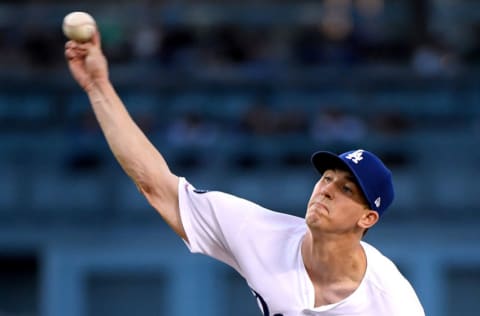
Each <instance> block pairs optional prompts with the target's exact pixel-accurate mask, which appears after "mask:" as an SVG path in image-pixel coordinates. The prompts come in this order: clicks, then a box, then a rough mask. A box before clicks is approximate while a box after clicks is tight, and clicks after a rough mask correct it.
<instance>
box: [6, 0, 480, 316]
mask: <svg viewBox="0 0 480 316" xmlns="http://www.w3.org/2000/svg"><path fill="white" fill-rule="evenodd" d="M134 3H135V4H134ZM75 10H82V11H88V12H90V13H91V14H92V15H93V16H94V17H95V18H96V19H97V22H98V23H99V27H100V29H101V31H102V37H103V46H104V49H105V53H106V55H107V56H108V58H109V60H110V66H111V78H112V81H113V82H114V84H115V85H116V87H117V90H118V92H119V93H120V95H121V96H122V97H123V99H124V101H125V103H126V104H127V107H128V109H129V110H130V112H131V114H132V116H133V117H134V118H135V120H136V121H137V122H138V124H139V125H140V126H141V127H142V129H143V130H144V131H145V132H146V133H147V134H148V136H149V137H150V138H151V140H152V141H153V142H154V143H155V145H157V146H158V147H159V148H160V150H161V151H162V152H163V153H164V154H165V157H166V159H167V160H168V162H169V163H170V164H171V167H172V169H173V171H174V172H176V173H177V174H179V175H184V176H186V177H187V178H188V179H189V180H190V181H191V182H192V183H193V184H195V185H196V186H197V187H198V188H205V189H218V190H222V191H226V192H230V193H234V194H237V195H239V196H242V197H245V198H248V199H251V200H253V201H256V202H258V203H260V204H262V205H264V206H267V207H269V208H272V209H275V210H278V211H282V212H287V213H291V214H296V215H299V216H303V213H304V210H305V204H306V201H307V199H308V197H309V195H310V192H311V189H312V185H313V183H314V182H315V181H316V178H317V175H316V174H315V172H314V170H313V169H312V168H311V167H310V164H309V157H310V154H311V153H313V152H314V151H316V150H319V149H326V150H331V151H336V152H341V151H343V150H346V149H351V148H365V149H368V150H372V151H374V152H376V153H378V154H379V155H380V156H382V157H383V158H384V159H385V160H386V161H387V164H388V165H389V166H390V167H391V168H392V170H393V173H394V180H395V183H396V190H397V198H396V201H395V202H394V204H393V206H392V208H391V210H390V211H389V212H388V213H387V214H386V215H385V216H384V218H383V219H382V222H381V223H380V225H378V226H377V227H376V228H374V229H373V230H371V231H370V232H369V234H368V235H367V240H369V241H371V242H372V243H374V244H375V245H376V246H377V247H378V248H380V249H381V250H382V251H383V252H384V253H386V254H387V255H389V256H390V257H392V258H393V259H394V261H395V262H396V263H397V264H398V265H399V267H400V268H401V270H402V271H403V272H404V274H405V275H406V276H407V277H408V278H409V279H410V280H411V282H412V283H413V285H414V286H415V288H416V289H417V292H418V294H419V296H420V298H421V300H422V302H423V304H424V306H425V309H426V312H427V315H432V316H466V315H469V316H470V315H474V314H476V311H478V310H479V309H480V301H479V300H478V298H479V297H480V250H479V249H480V248H479V246H478V245H479V241H480V234H479V231H480V230H479V229H478V226H479V224H480V213H479V212H480V196H479V194H480V190H479V184H478V181H479V179H480V171H479V170H480V169H479V168H478V165H479V163H480V147H479V146H478V143H479V141H480V104H479V102H480V90H479V80H478V79H479V74H480V72H479V70H480V69H479V67H478V65H479V61H480V54H479V53H480V41H479V40H480V2H478V1H473V0H455V1H454V0H330V1H328V0H324V1H320V0H318V1H293V0H290V1H288V0H283V1H273V0H272V1H249V0H244V1H195V0H191V1H186V0H184V1H181V0H178V1H173V0H172V1H135V2H133V1H131V2H130V1H117V2H115V3H113V2H106V1H83V2H82V3H81V5H80V2H78V3H77V2H73V1H53V0H51V1H47V0H44V1H21V0H18V1H2V2H0V52H1V58H0V64H1V66H0V81H1V85H0V122H1V124H0V128H1V129H2V133H0V148H1V155H0V159H1V164H0V168H1V172H0V174H1V176H0V226H1V228H0V315H1V316H7V315H8V316H14V315H15V316H17V315H18V316H20V315H22V316H24V315H39V316H65V315H69V316H97V315H98V316H99V315H102V316H104V315H116V316H122V315H142V316H149V315H175V316H181V315H209V316H214V315H232V316H234V315H242V316H245V315H252V316H253V315H259V314H260V312H259V311H258V310H257V307H256V303H255V300H254V298H253V296H252V295H250V293H249V291H248V288H247V286H246V285H245V284H244V283H243V281H242V280H241V279H240V278H239V277H238V276H237V275H236V274H235V273H234V272H233V271H231V270H230V269H229V268H227V267H226V266H224V265H222V264H219V263H216V262H213V261H212V260H210V259H208V258H204V257H202V256H198V255H190V254H189V253H188V251H187V249H186V248H185V247H184V245H183V244H182V242H181V241H180V240H179V239H178V238H176V236H175V235H174V234H173V233H172V232H171V231H170V230H169V229H168V228H167V227H166V226H165V225H164V224H163V222H162V220H161V219H160V218H159V217H158V216H157V215H156V213H155V212H154V211H153V210H152V209H151V208H150V207H149V206H148V205H147V203H146V202H145V201H144V200H143V198H142V197H141V196H140V194H139V193H138V192H137V191H136V189H135V187H134V185H133V184H132V183H131V182H130V180H129V179H128V178H127V177H126V176H125V175H124V173H123V172H122V171H121V170H120V168H119V167H118V165H117V163H116V162H115V161H114V159H113V157H112V155H111V154H110V152H109V150H108V148H107V145H106V143H105V141H104V139H103V137H102V135H101V133H100V131H99V129H98V126H97V124H96V122H95V120H94V118H93V116H92V113H91V110H90V107H89V105H88V100H87V99H86V97H85V96H84V94H83V92H82V91H81V90H80V88H78V87H77V86H76V84H75V83H74V82H73V79H71V77H70V76H69V73H68V70H67V67H66V63H65V61H64V58H63V45H64V42H65V39H64V37H63V35H62V33H61V22H62V19H63V16H64V15H65V14H67V13H68V12H70V11H75Z"/></svg>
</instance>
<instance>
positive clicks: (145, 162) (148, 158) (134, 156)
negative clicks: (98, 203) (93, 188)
mask: <svg viewBox="0 0 480 316" xmlns="http://www.w3.org/2000/svg"><path fill="white" fill-rule="evenodd" d="M87 93H88V96H89V99H90V102H91V104H92V107H93V110H94V112H95V115H96V117H97V120H98V122H99V124H100V127H101V129H102V131H103V133H104V135H105V138H106V140H107V142H108V145H109V146H110V149H111V150H112V152H113V154H114V156H115V158H116V159H117V160H118V162H119V163H120V165H121V166H122V168H123V169H124V170H125V172H126V173H127V174H128V175H129V176H130V177H131V178H132V179H133V181H134V182H135V183H136V185H137V186H139V187H140V188H141V189H142V190H145V191H149V190H150V189H151V186H152V185H153V182H154V181H161V179H162V178H163V177H166V176H169V175H171V173H170V170H169V168H168V165H167V164H166V162H165V160H164V159H163V157H162V155H161V154H160V153H159V152H158V151H157V150H156V148H155V147H154V146H153V144H152V143H151V142H150V141H149V140H148V139H147V137H146V136H145V134H144V133H143V132H142V131H141V130H140V128H139V127H138V126H137V124H135V122H134V121H133V119H132V118H131V116H130V115H129V113H128V112H127V110H126V108H125V106H124V105H123V102H122V101H121V100H120V98H119V96H118V94H117V93H116V91H115V90H114V88H113V86H112V85H111V83H110V82H109V81H108V80H103V81H101V82H99V83H96V84H95V85H92V86H90V87H89V89H88V91H87Z"/></svg>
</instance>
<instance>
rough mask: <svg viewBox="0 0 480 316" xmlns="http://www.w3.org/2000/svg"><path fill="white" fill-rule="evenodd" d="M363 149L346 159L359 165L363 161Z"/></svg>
mask: <svg viewBox="0 0 480 316" xmlns="http://www.w3.org/2000/svg"><path fill="white" fill-rule="evenodd" d="M362 155H363V149H359V150H355V151H354V152H353V153H350V154H348V155H347V156H346V157H345V158H347V159H349V160H351V161H353V162H354V163H355V164H358V163H359V162H360V160H363V156H362Z"/></svg>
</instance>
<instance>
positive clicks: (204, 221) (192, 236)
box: [179, 178, 301, 275]
mask: <svg viewBox="0 0 480 316" xmlns="http://www.w3.org/2000/svg"><path fill="white" fill-rule="evenodd" d="M179 206H180V217H181V220H182V224H183V227H184V229H185V233H186V236H187V239H188V241H185V243H186V244H187V247H188V248H189V250H190V251H191V252H194V253H202V254H205V255H208V256H210V257H213V258H215V259H218V260H220V261H222V262H224V263H226V264H228V265H230V266H231V267H233V268H234V269H236V270H237V271H238V272H240V274H242V275H243V273H244V272H245V271H244V270H245V269H246V263H245V262H246V261H248V262H249V263H248V264H251V263H252V262H253V261H255V262H257V264H262V262H263V261H262V260H265V258H263V256H262V255H259V254H260V253H262V252H265V251H264V249H265V248H268V249H269V251H270V250H272V249H271V248H272V247H279V248H280V247H282V246H283V245H281V242H280V243H277V242H274V243H273V246H272V245H271V244H268V243H267V242H268V241H269V240H272V239H275V240H279V239H278V238H277V236H283V235H288V234H284V233H285V232H286V231H288V229H292V228H294V227H297V226H296V225H297V224H298V223H299V222H301V220H300V219H298V220H297V219H293V216H291V215H287V214H283V213H278V212H273V211H271V210H268V209H266V208H263V207H261V206H259V205H258V204H255V203H253V202H251V201H248V200H245V199H242V198H239V197H236V196H234V195H231V194H227V193H223V192H218V191H202V190H196V189H195V187H193V186H192V185H191V184H190V183H189V182H187V181H186V180H185V179H184V178H180V181H179ZM292 221H293V222H292Z"/></svg>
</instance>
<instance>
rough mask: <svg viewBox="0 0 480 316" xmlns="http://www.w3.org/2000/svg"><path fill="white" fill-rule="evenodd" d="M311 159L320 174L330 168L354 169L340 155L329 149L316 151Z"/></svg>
mask: <svg viewBox="0 0 480 316" xmlns="http://www.w3.org/2000/svg"><path fill="white" fill-rule="evenodd" d="M311 161H312V164H313V166H314V167H315V169H317V171H318V172H320V174H323V173H324V172H325V171H326V170H328V169H338V168H341V169H346V170H349V171H352V170H351V169H350V167H349V166H348V165H347V164H346V163H345V162H344V161H343V160H342V159H341V158H340V157H338V156H337V155H336V154H334V153H332V152H329V151H318V152H316V153H314V154H313V155H312V159H311Z"/></svg>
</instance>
